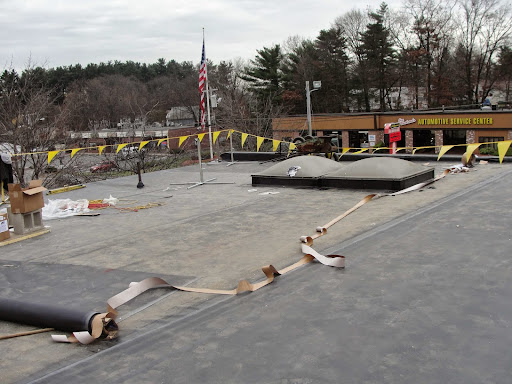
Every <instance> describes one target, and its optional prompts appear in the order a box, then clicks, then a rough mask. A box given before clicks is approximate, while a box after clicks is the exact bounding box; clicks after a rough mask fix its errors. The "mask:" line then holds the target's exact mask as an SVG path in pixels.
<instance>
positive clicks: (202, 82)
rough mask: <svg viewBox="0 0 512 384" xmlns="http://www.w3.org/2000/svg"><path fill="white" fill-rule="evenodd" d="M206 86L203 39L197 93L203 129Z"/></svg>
mask: <svg viewBox="0 0 512 384" xmlns="http://www.w3.org/2000/svg"><path fill="white" fill-rule="evenodd" d="M205 84H206V55H205V53H204V38H203V54H202V56H201V67H200V68H199V93H201V127H202V128H203V130H204V129H205V125H206V123H205V121H206V113H205V105H204V103H205V101H204V96H205V93H206V92H204V87H205Z"/></svg>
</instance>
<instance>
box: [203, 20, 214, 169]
mask: <svg viewBox="0 0 512 384" xmlns="http://www.w3.org/2000/svg"><path fill="white" fill-rule="evenodd" d="M203 44H204V28H203ZM204 65H205V69H206V71H205V82H206V111H207V114H208V139H209V140H210V159H211V160H213V142H212V121H211V117H210V87H209V85H208V68H207V66H206V54H205V63H204Z"/></svg>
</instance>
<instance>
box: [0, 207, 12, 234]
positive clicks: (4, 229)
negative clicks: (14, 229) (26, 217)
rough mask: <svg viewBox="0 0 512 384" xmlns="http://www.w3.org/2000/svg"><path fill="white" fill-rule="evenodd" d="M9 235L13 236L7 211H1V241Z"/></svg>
mask: <svg viewBox="0 0 512 384" xmlns="http://www.w3.org/2000/svg"><path fill="white" fill-rule="evenodd" d="M0 211H1V210H0ZM9 237H11V233H10V232H9V225H8V224H7V211H5V210H4V211H3V212H0V241H4V240H7V239H8V238H9Z"/></svg>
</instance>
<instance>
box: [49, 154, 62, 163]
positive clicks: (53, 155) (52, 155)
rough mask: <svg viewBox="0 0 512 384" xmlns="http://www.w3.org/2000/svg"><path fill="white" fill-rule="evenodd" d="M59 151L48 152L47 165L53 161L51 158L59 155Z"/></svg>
mask: <svg viewBox="0 0 512 384" xmlns="http://www.w3.org/2000/svg"><path fill="white" fill-rule="evenodd" d="M59 152H60V151H50V152H48V164H50V163H51V161H52V160H53V158H54V157H55V156H57V154H58V153H59Z"/></svg>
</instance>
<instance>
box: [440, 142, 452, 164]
mask: <svg viewBox="0 0 512 384" xmlns="http://www.w3.org/2000/svg"><path fill="white" fill-rule="evenodd" d="M453 147H454V145H443V146H442V147H441V150H440V151H439V156H437V161H439V159H440V158H441V156H443V155H444V154H445V153H446V152H448V151H449V150H450V149H452V148H453Z"/></svg>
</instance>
